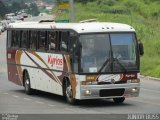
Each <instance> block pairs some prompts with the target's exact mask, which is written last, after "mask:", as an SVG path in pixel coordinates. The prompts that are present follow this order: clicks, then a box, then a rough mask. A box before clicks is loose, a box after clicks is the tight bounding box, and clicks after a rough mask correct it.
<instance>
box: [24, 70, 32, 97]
mask: <svg viewBox="0 0 160 120" xmlns="http://www.w3.org/2000/svg"><path fill="white" fill-rule="evenodd" d="M24 88H25V92H26V94H28V95H31V94H32V93H33V89H32V88H31V83H30V78H29V74H28V72H25V74H24Z"/></svg>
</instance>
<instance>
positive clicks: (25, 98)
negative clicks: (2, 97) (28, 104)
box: [23, 98, 31, 101]
mask: <svg viewBox="0 0 160 120" xmlns="http://www.w3.org/2000/svg"><path fill="white" fill-rule="evenodd" d="M23 99H24V100H27V101H29V100H31V99H29V98H23Z"/></svg>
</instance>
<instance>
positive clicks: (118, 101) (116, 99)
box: [113, 97, 125, 104]
mask: <svg viewBox="0 0 160 120" xmlns="http://www.w3.org/2000/svg"><path fill="white" fill-rule="evenodd" d="M124 100H125V97H121V98H113V101H114V102H115V103H118V104H119V103H123V102H124Z"/></svg>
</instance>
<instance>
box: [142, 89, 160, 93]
mask: <svg viewBox="0 0 160 120" xmlns="http://www.w3.org/2000/svg"><path fill="white" fill-rule="evenodd" d="M141 89H142V90H146V91H150V92H154V93H159V94H160V91H156V90H151V89H145V88H141Z"/></svg>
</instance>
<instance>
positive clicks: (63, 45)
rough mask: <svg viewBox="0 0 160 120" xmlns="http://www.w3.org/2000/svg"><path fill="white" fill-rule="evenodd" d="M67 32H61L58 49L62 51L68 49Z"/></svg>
mask: <svg viewBox="0 0 160 120" xmlns="http://www.w3.org/2000/svg"><path fill="white" fill-rule="evenodd" d="M68 41H69V32H61V42H60V50H61V51H63V52H67V51H68Z"/></svg>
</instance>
